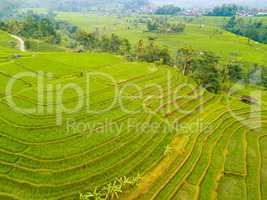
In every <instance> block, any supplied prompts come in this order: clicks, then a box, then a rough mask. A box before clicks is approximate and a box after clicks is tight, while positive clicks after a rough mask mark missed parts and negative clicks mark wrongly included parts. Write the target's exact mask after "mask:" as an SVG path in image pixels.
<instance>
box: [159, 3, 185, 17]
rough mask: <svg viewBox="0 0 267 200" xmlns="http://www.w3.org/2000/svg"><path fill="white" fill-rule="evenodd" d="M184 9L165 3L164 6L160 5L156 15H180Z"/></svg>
mask: <svg viewBox="0 0 267 200" xmlns="http://www.w3.org/2000/svg"><path fill="white" fill-rule="evenodd" d="M181 11H182V9H181V8H179V7H177V6H174V5H165V6H162V7H159V8H158V9H157V10H156V11H155V14H156V15H172V16H175V15H179V14H180V13H181Z"/></svg>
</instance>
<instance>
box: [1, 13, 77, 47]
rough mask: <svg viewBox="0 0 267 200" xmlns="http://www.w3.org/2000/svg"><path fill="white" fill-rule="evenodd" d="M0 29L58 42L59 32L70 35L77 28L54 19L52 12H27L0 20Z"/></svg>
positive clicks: (25, 36) (23, 35) (54, 42)
mask: <svg viewBox="0 0 267 200" xmlns="http://www.w3.org/2000/svg"><path fill="white" fill-rule="evenodd" d="M0 29H1V30H4V31H7V32H9V33H12V34H15V35H18V36H21V37H24V38H31V39H39V40H44V41H45V42H48V43H52V44H60V42H61V35H62V34H61V33H63V32H64V33H66V35H68V36H71V35H74V34H75V33H76V32H77V30H78V28H77V27H76V26H73V25H70V24H67V23H65V22H59V21H56V20H55V17H54V15H53V14H52V13H49V14H47V15H37V14H33V13H30V14H29V13H28V14H27V15H25V16H21V17H20V18H18V19H10V20H7V21H5V22H0Z"/></svg>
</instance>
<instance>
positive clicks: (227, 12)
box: [207, 4, 243, 17]
mask: <svg viewBox="0 0 267 200" xmlns="http://www.w3.org/2000/svg"><path fill="white" fill-rule="evenodd" d="M241 10H243V8H242V7H240V6H237V5H235V4H223V5H222V6H216V7H215V8H213V9H212V10H211V11H210V12H208V13H207V15H208V16H224V17H227V16H235V15H236V14H237V12H238V11H241Z"/></svg>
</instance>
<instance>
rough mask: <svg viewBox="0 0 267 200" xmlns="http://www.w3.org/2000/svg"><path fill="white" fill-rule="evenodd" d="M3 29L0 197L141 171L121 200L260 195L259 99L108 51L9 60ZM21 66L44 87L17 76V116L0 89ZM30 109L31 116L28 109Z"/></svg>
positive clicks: (264, 144)
mask: <svg viewBox="0 0 267 200" xmlns="http://www.w3.org/2000/svg"><path fill="white" fill-rule="evenodd" d="M0 34H1V37H0V38H5V39H4V40H3V41H2V40H1V41H0V46H1V47H0V48H1V49H5V51H3V53H1V59H0V62H1V63H0V68H1V69H0V70H1V73H0V78H1V79H0V81H1V87H0V94H1V100H0V107H1V111H2V112H1V113H0V128H1V133H0V135H1V137H0V140H1V145H0V154H1V157H0V188H1V189H0V199H25V200H30V199H34V200H35V199H79V195H80V192H82V193H86V192H87V191H94V189H95V188H96V187H97V186H98V187H101V186H103V185H105V184H107V183H111V182H112V181H114V179H116V178H118V177H123V176H126V177H137V176H138V174H139V175H140V176H141V177H142V180H141V182H140V184H139V185H138V186H137V187H136V188H132V189H126V190H124V194H123V196H121V198H122V199H183V200H185V199H188V200H189V199H203V200H207V199H213V198H215V197H217V198H218V199H227V200H229V199H233V200H236V199H266V198H267V191H266V188H267V177H266V173H265V172H266V170H267V159H266V156H265V154H264V152H266V149H267V138H266V130H267V129H266V128H267V127H266V117H267V115H266V114H267V113H266V111H267V110H266V106H265V104H260V105H248V104H246V103H243V102H241V101H240V100H239V99H238V98H234V97H228V96H227V95H226V94H220V95H215V94H211V93H208V92H207V91H205V90H204V89H202V88H200V87H198V86H197V85H196V84H195V83H194V82H193V81H192V80H191V79H190V78H187V77H185V76H182V75H181V74H180V72H179V71H178V70H176V69H174V68H170V67H167V66H156V65H154V64H148V63H136V62H131V63H130V62H128V61H126V60H125V59H123V58H122V57H120V56H114V55H111V54H106V53H72V52H47V53H38V52H36V53H32V52H25V53H23V54H21V53H20V54H21V57H19V58H15V57H14V54H15V53H17V52H18V51H16V50H15V49H14V48H12V47H11V46H10V44H14V40H13V39H12V38H11V37H9V36H8V35H7V34H6V33H4V32H0ZM7 41H8V42H7ZM262 48H264V47H262ZM2 58H8V60H6V59H2ZM25 71H27V72H32V73H33V74H36V75H39V76H40V75H41V78H43V79H44V80H43V81H44V83H45V85H43V86H45V87H44V93H42V94H40V93H39V94H36V91H37V90H38V88H40V85H39V86H38V81H37V80H36V78H34V77H28V76H27V77H20V78H16V79H15V81H16V84H15V85H14V88H13V89H12V91H13V98H14V101H15V103H16V105H17V106H18V107H19V108H24V109H23V110H20V111H21V112H17V111H15V110H14V107H10V105H9V103H8V99H9V96H7V95H6V93H5V88H6V85H7V83H8V81H10V79H9V78H10V77H12V76H14V75H16V74H17V73H20V72H25ZM46 73H52V74H53V76H52V77H51V75H48V74H46ZM88 74H89V75H91V78H90V85H89V86H88V82H87V81H88V80H87V79H86V78H87V75H88ZM73 84H74V85H75V86H74V87H73ZM65 86H66V87H65ZM41 88H42V87H41ZM62 88H65V90H63V89H62ZM77 88H79V89H77ZM159 88H160V89H159ZM88 89H89V90H88ZM59 91H60V93H58V92H59ZM86 91H87V92H86ZM118 91H120V92H119V93H118ZM42 97H43V98H42ZM88 99H89V102H88V103H89V104H87V103H86V102H87V101H88ZM78 102H82V104H81V107H79V108H80V109H78V110H76V111H75V109H74V108H75V107H76V106H77V104H78ZM88 105H89V111H91V112H87V111H88V110H87V109H88V107H87V106H88ZM62 106H63V107H62ZM32 107H34V108H38V112H28V110H25V108H32ZM107 108H109V109H108V110H106V109H107ZM144 108H145V109H144ZM101 111H103V112H101ZM155 125H156V126H155Z"/></svg>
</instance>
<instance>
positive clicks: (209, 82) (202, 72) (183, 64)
mask: <svg viewBox="0 0 267 200" xmlns="http://www.w3.org/2000/svg"><path fill="white" fill-rule="evenodd" d="M218 65H219V58H218V57H217V56H216V55H214V54H213V53H211V52H201V53H198V52H196V51H195V50H194V49H192V48H181V49H178V50H177V54H176V58H175V66H176V67H178V68H179V69H180V71H181V72H182V73H183V75H188V76H190V77H192V78H193V79H194V80H195V81H196V82H197V83H198V84H199V85H201V86H203V87H204V88H206V89H207V90H208V91H210V92H214V93H217V92H218V91H219V90H220V87H221V85H220V83H221V76H220V71H219V67H218Z"/></svg>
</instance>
